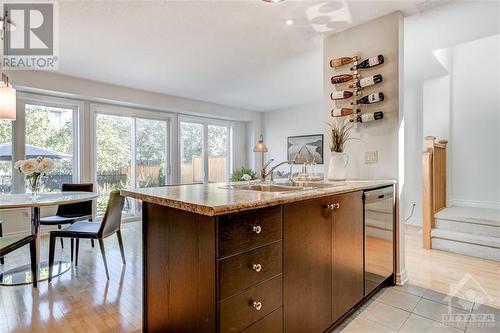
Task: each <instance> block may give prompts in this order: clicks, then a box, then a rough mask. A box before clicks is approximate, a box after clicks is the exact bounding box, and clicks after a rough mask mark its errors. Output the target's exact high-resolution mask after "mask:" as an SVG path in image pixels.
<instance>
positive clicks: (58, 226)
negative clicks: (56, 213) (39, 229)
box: [57, 224, 64, 249]
mask: <svg viewBox="0 0 500 333" xmlns="http://www.w3.org/2000/svg"><path fill="white" fill-rule="evenodd" d="M57 229H59V230H61V225H60V224H59V225H57ZM61 248H63V249H64V242H63V238H62V237H61Z"/></svg>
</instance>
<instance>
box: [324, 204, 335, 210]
mask: <svg viewBox="0 0 500 333" xmlns="http://www.w3.org/2000/svg"><path fill="white" fill-rule="evenodd" d="M325 208H327V209H329V210H333V209H334V208H335V205H332V204H328V205H325Z"/></svg>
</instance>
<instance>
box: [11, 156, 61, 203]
mask: <svg viewBox="0 0 500 333" xmlns="http://www.w3.org/2000/svg"><path fill="white" fill-rule="evenodd" d="M14 168H16V169H17V170H19V172H21V173H23V174H24V176H25V177H26V180H27V181H28V186H29V189H30V190H31V193H33V194H35V195H36V194H37V193H38V192H39V191H40V187H41V185H42V184H41V177H42V176H46V175H47V173H49V172H50V171H52V170H53V169H54V160H53V159H51V158H47V157H41V156H38V157H37V158H29V159H27V160H19V161H17V162H16V163H15V164H14Z"/></svg>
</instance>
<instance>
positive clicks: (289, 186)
mask: <svg viewBox="0 0 500 333" xmlns="http://www.w3.org/2000/svg"><path fill="white" fill-rule="evenodd" d="M342 185H343V184H332V183H316V182H286V183H250V184H248V183H247V184H230V185H227V186H224V187H223V188H226V189H230V190H246V191H258V192H273V193H279V192H293V191H307V190H316V189H322V188H332V187H336V186H342Z"/></svg>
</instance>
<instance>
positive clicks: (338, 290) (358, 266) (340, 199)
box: [332, 192, 364, 321]
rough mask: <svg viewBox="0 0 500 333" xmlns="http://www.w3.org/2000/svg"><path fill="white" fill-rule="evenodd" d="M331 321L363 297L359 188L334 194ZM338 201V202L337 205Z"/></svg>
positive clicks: (361, 219) (360, 200) (360, 193)
mask: <svg viewBox="0 0 500 333" xmlns="http://www.w3.org/2000/svg"><path fill="white" fill-rule="evenodd" d="M333 204H334V206H335V207H336V208H335V209H334V210H333V248H332V253H333V254H332V258H333V260H332V262H333V266H332V267H333V268H332V274H333V276H332V277H333V280H332V281H333V288H332V289H333V321H336V320H338V319H339V318H340V317H342V316H343V315H344V314H345V313H346V312H347V311H349V310H350V309H351V308H352V307H353V306H354V305H356V303H358V302H359V301H360V300H361V299H362V298H363V288H364V281H363V199H362V192H354V193H348V194H343V195H339V196H336V197H334V198H333ZM337 204H338V205H337Z"/></svg>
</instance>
